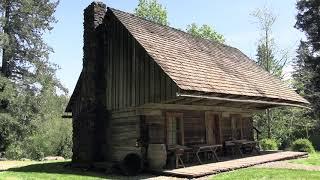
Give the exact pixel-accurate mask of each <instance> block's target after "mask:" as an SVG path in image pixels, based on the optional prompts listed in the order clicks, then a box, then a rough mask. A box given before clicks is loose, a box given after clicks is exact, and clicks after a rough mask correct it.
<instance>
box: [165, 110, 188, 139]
mask: <svg viewBox="0 0 320 180" xmlns="http://www.w3.org/2000/svg"><path fill="white" fill-rule="evenodd" d="M167 144H168V145H177V144H179V145H184V129H183V118H182V114H181V113H167Z"/></svg>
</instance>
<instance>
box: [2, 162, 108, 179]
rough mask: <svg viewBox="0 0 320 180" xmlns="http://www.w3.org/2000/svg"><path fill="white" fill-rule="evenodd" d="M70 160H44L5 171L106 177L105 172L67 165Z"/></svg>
mask: <svg viewBox="0 0 320 180" xmlns="http://www.w3.org/2000/svg"><path fill="white" fill-rule="evenodd" d="M69 164H70V162H46V163H39V164H31V165H27V166H23V167H16V168H10V169H8V170H6V171H7V172H23V173H48V174H66V175H67V174H68V175H81V176H90V177H95V178H107V174H104V173H102V172H96V171H88V170H82V169H77V168H71V167H69Z"/></svg>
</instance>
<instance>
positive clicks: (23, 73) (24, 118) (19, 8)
mask: <svg viewBox="0 0 320 180" xmlns="http://www.w3.org/2000/svg"><path fill="white" fill-rule="evenodd" d="M57 5H58V2H51V1H48V0H38V1H35V0H12V1H9V0H5V1H0V51H1V52H2V56H0V58H1V59H2V67H1V73H0V119H1V120H0V130H1V131H0V152H2V151H5V155H6V156H7V157H9V158H11V159H19V158H21V157H24V158H31V159H40V158H41V157H43V156H47V155H64V156H67V157H69V156H70V152H71V148H70V146H71V145H70V144H71V138H70V137H71V136H70V134H71V123H68V122H65V121H64V120H63V119H62V118H61V114H62V113H63V111H64V107H65V105H66V103H67V100H68V98H67V96H66V94H67V90H66V89H65V88H64V87H63V86H62V85H61V83H60V82H59V80H58V79H57V78H56V76H55V72H56V70H57V68H58V67H57V66H56V65H55V64H53V63H50V62H49V59H48V55H49V53H50V52H52V49H51V48H50V47H49V46H48V45H47V44H46V43H45V42H44V41H43V39H42V36H43V34H44V33H45V32H47V31H50V30H51V29H52V26H51V25H52V23H54V22H56V20H55V18H54V16H53V13H54V12H55V8H56V6H57ZM58 92H59V93H58Z"/></svg>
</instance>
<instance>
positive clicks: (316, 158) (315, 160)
mask: <svg viewBox="0 0 320 180" xmlns="http://www.w3.org/2000/svg"><path fill="white" fill-rule="evenodd" d="M290 162H292V163H297V164H305V165H316V166H320V152H317V153H313V154H309V157H308V158H307V159H295V160H292V161H290Z"/></svg>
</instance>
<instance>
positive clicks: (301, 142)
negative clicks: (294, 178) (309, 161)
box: [291, 139, 315, 153]
mask: <svg viewBox="0 0 320 180" xmlns="http://www.w3.org/2000/svg"><path fill="white" fill-rule="evenodd" d="M291 149H292V150H293V151H300V152H308V153H314V152H315V150H314V147H313V145H312V143H311V142H310V141H309V140H308V139H297V140H295V141H294V142H293V143H292V147H291Z"/></svg>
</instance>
